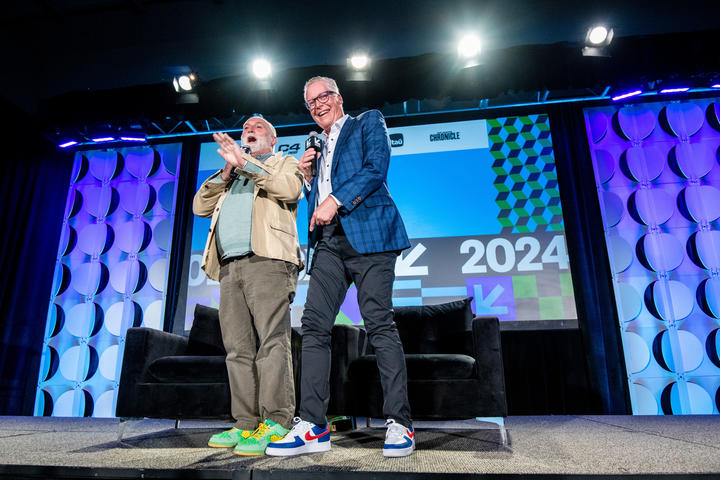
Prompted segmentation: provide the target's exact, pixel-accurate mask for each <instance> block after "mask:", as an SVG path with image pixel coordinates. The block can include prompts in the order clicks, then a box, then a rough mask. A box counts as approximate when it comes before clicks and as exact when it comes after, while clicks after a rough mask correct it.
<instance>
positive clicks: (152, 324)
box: [143, 300, 163, 330]
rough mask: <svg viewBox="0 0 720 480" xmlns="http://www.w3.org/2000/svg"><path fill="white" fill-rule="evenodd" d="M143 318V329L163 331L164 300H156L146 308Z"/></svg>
mask: <svg viewBox="0 0 720 480" xmlns="http://www.w3.org/2000/svg"><path fill="white" fill-rule="evenodd" d="M143 317H144V318H143V327H148V328H154V329H155V330H162V329H163V318H162V300H156V301H154V302H152V303H151V304H150V305H148V306H147V307H145V314H144V315H143Z"/></svg>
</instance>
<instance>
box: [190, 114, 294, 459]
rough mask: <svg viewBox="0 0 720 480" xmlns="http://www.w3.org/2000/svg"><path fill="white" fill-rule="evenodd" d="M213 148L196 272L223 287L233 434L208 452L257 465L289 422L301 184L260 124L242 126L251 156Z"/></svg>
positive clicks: (225, 145) (197, 208)
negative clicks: (217, 166) (206, 222)
mask: <svg viewBox="0 0 720 480" xmlns="http://www.w3.org/2000/svg"><path fill="white" fill-rule="evenodd" d="M213 139H214V140H215V142H217V144H218V147H219V148H218V153H219V154H220V155H221V156H222V157H223V159H224V160H225V168H224V169H222V170H219V171H218V172H217V173H215V174H213V175H211V176H210V177H209V178H208V179H207V180H205V182H203V184H202V186H201V187H200V189H199V190H198V192H197V193H196V194H195V198H194V199H193V212H194V213H195V214H196V215H198V216H200V217H212V221H211V223H210V232H209V234H208V239H207V244H206V245H205V252H204V254H203V262H202V268H203V270H204V271H205V273H206V274H207V276H208V277H209V278H211V279H212V280H216V281H219V282H220V309H219V310H220V312H219V314H220V332H221V334H222V340H223V344H224V345H225V350H226V351H227V357H226V359H225V364H226V365H227V371H228V379H229V381H230V409H231V414H232V416H233V418H234V419H235V424H234V426H233V428H231V429H230V430H226V431H224V432H221V433H217V434H215V435H213V436H212V437H211V438H210V440H209V441H208V445H209V446H211V447H232V448H234V450H233V452H234V453H236V454H237V455H262V454H263V453H264V452H265V447H266V446H267V444H268V443H269V442H271V441H273V440H277V439H279V438H282V437H283V435H285V434H286V433H287V432H288V428H289V427H290V426H291V420H292V418H293V415H294V414H295V387H294V382H293V371H292V355H291V349H290V304H291V303H292V301H293V298H294V296H295V288H296V286H297V273H298V268H302V262H301V261H300V245H299V243H298V236H297V227H296V219H297V207H298V202H299V200H300V195H301V193H302V183H303V180H302V174H301V173H300V171H299V170H298V168H297V165H298V162H297V160H295V159H294V158H293V157H291V156H287V155H284V154H283V153H282V152H278V153H275V154H273V149H274V147H275V144H276V143H277V135H276V133H275V128H274V127H273V126H272V125H271V124H270V123H269V122H268V121H267V120H265V119H264V118H262V117H260V116H253V117H251V118H250V119H248V120H247V121H246V122H245V124H244V125H243V131H242V137H241V139H242V144H243V145H244V146H246V147H248V148H249V149H250V154H248V153H245V152H243V151H242V150H241V148H240V146H239V145H238V144H237V142H235V140H233V139H232V138H230V136H229V135H227V134H225V133H215V134H213ZM206 401H208V402H210V401H214V400H213V399H211V398H208V399H207V400H206Z"/></svg>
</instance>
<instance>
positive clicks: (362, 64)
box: [350, 53, 370, 70]
mask: <svg viewBox="0 0 720 480" xmlns="http://www.w3.org/2000/svg"><path fill="white" fill-rule="evenodd" d="M369 64H370V59H369V58H368V56H367V55H365V54H363V53H358V54H356V55H353V56H352V57H350V66H351V67H352V68H353V69H354V70H364V69H365V68H367V67H368V65H369Z"/></svg>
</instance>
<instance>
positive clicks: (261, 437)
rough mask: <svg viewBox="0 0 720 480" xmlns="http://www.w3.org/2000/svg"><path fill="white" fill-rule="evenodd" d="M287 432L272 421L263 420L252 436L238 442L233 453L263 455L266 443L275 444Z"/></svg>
mask: <svg viewBox="0 0 720 480" xmlns="http://www.w3.org/2000/svg"><path fill="white" fill-rule="evenodd" d="M289 431H290V430H288V429H287V428H284V427H283V426H282V425H280V424H278V423H275V422H273V421H272V420H265V421H264V422H263V423H261V424H260V425H259V426H258V428H257V430H255V431H254V432H252V435H250V436H249V437H247V438H243V439H241V440H240V441H238V443H237V445H235V450H233V453H234V454H235V455H263V454H264V453H265V448H266V447H267V446H268V443H270V442H277V441H278V440H280V439H281V438H283V437H284V436H285V435H287V433H288V432H289Z"/></svg>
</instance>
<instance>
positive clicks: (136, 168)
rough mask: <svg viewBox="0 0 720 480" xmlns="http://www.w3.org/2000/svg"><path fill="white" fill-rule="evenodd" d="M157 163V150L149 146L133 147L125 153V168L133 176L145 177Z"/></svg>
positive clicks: (154, 169) (155, 168)
mask: <svg viewBox="0 0 720 480" xmlns="http://www.w3.org/2000/svg"><path fill="white" fill-rule="evenodd" d="M159 164H160V159H159V158H158V155H157V152H156V151H155V150H153V149H152V148H150V147H145V148H139V149H133V150H132V151H130V152H128V153H126V154H125V168H126V169H127V171H128V172H130V174H131V175H132V176H133V177H135V178H143V179H144V178H147V177H148V176H150V175H151V174H152V173H154V172H155V171H156V170H157V167H158V166H159Z"/></svg>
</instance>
